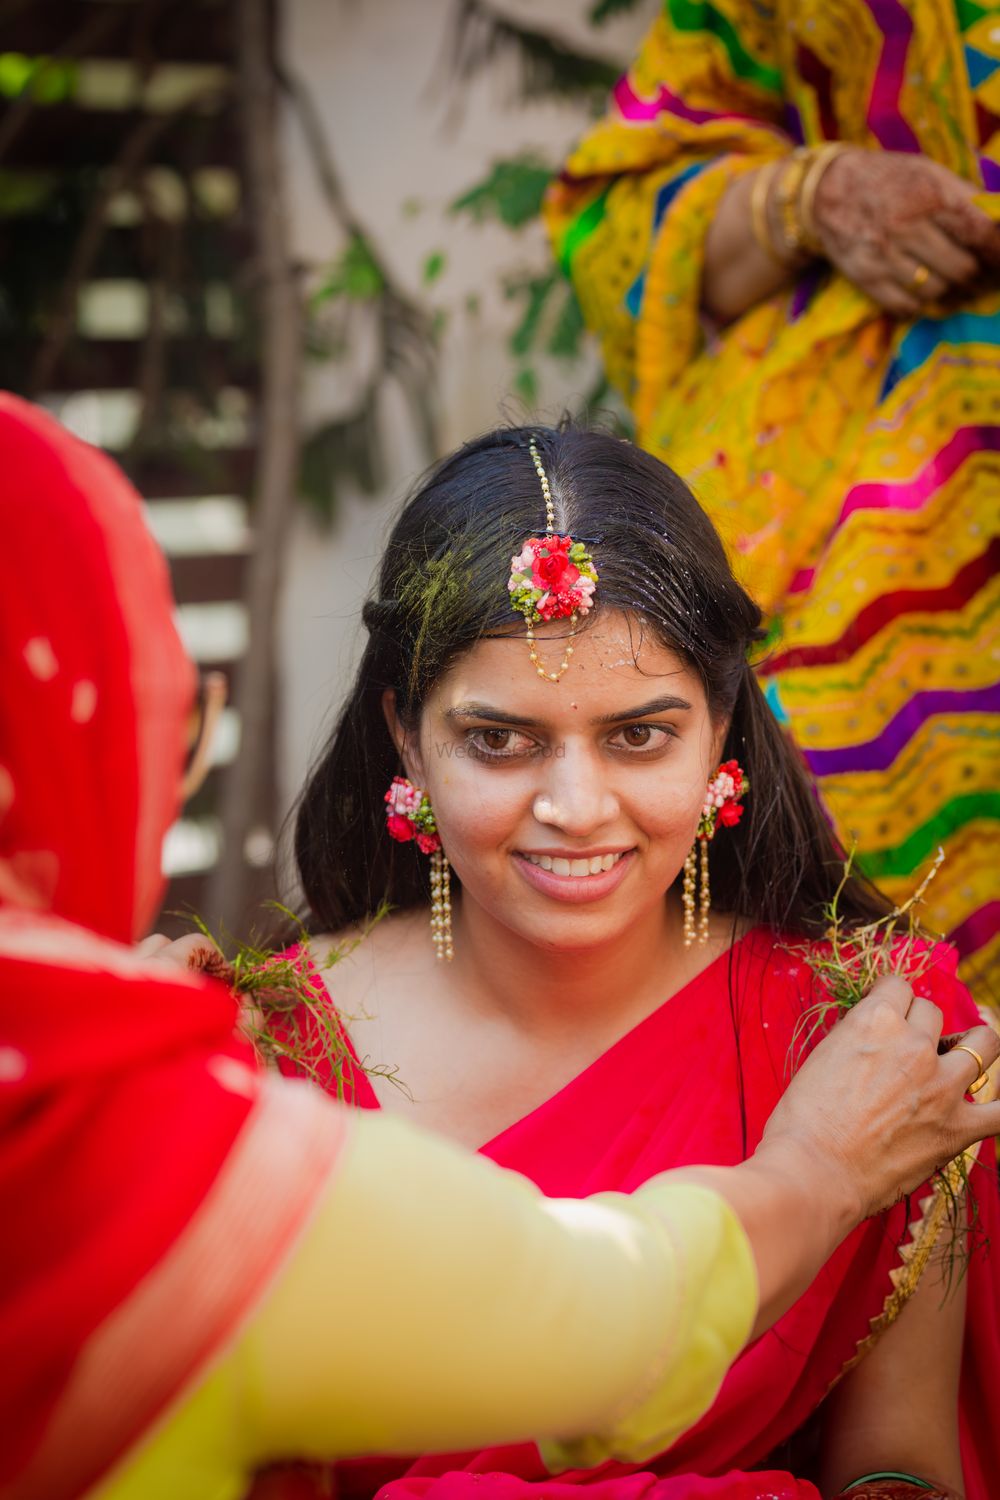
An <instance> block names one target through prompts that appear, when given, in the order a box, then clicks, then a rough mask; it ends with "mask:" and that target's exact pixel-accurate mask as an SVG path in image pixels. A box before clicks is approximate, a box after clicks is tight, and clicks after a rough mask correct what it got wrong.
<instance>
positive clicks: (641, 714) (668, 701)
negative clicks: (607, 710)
mask: <svg viewBox="0 0 1000 1500" xmlns="http://www.w3.org/2000/svg"><path fill="white" fill-rule="evenodd" d="M690 707H691V704H690V703H689V702H688V700H687V699H686V698H677V697H675V696H674V695H673V694H672V693H667V694H666V695H665V696H664V697H662V698H651V699H650V700H649V702H648V703H640V704H639V705H638V707H636V708H630V709H627V710H626V711H625V713H621V714H602V715H601V716H600V718H598V719H591V721H590V722H591V723H592V724H620V723H622V722H623V720H625V719H645V718H646V717H647V716H648V715H649V714H663V713H670V712H672V711H673V710H675V709H689V708H690Z"/></svg>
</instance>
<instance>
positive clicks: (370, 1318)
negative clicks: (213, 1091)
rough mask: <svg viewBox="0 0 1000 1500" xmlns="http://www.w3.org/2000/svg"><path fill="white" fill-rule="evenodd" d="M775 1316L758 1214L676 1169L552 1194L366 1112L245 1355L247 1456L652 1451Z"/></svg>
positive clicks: (560, 1457)
mask: <svg viewBox="0 0 1000 1500" xmlns="http://www.w3.org/2000/svg"><path fill="white" fill-rule="evenodd" d="M755 1311H756V1275H755V1270H754V1264H753V1258H752V1255H751V1252H750V1248H749V1245H748V1242H747V1240H746V1237H745V1235H744V1233H743V1230H742V1228H741V1226H740V1224H739V1221H738V1219H737V1218H736V1217H735V1215H734V1214H733V1213H732V1211H731V1210H730V1209H729V1208H728V1207H727V1206H726V1205H725V1204H724V1203H723V1201H722V1199H721V1198H719V1197H718V1196H717V1195H716V1194H715V1193H714V1192H712V1191H710V1190H708V1189H706V1188H704V1187H701V1186H695V1185H690V1184H678V1185H676V1186H674V1185H671V1183H670V1181H669V1179H659V1180H658V1181H656V1182H654V1183H652V1184H650V1185H649V1186H648V1187H647V1188H645V1189H643V1190H641V1191H640V1192H639V1193H637V1194H635V1195H634V1196H633V1197H632V1198H627V1197H623V1196H620V1195H611V1196H608V1197H604V1198H603V1199H600V1200H598V1199H586V1200H579V1201H577V1200H572V1201H571V1200H547V1199H545V1198H544V1197H543V1196H542V1195H541V1194H540V1193H539V1192H538V1191H537V1189H535V1188H534V1187H533V1186H532V1185H531V1184H529V1183H527V1182H526V1181H525V1180H524V1179H521V1178H518V1177H517V1176H515V1175H514V1174H511V1173H508V1172H504V1171H501V1170H500V1169H499V1168H497V1167H495V1166H494V1165H493V1164H492V1163H489V1162H487V1161H485V1160H483V1159H482V1158H476V1157H473V1156H471V1155H470V1154H468V1153H467V1152H463V1151H461V1150H459V1149H458V1148H456V1147H453V1146H451V1145H449V1144H448V1143H445V1142H442V1141H439V1140H436V1139H433V1138H431V1137H428V1136H424V1135H422V1134H420V1133H418V1132H416V1131H414V1130H412V1129H410V1128H409V1127H407V1126H404V1125H402V1124H401V1123H400V1122H398V1121H395V1120H393V1119H392V1118H391V1116H380V1115H366V1116H360V1115H359V1116H358V1118H357V1120H356V1122H355V1124H354V1127H353V1132H352V1139H351V1140H350V1141H349V1142H348V1144H347V1146H346V1147H345V1153H344V1156H343V1158H342V1160H341V1163H340V1164H339V1165H338V1170H337V1175H336V1178H335V1180H334V1181H333V1182H332V1183H331V1186H330V1188H329V1189H328V1191H327V1194H326V1196H325V1199H324V1201H323V1202H322V1204H321V1205H320V1207H319V1211H318V1213H317V1215H316V1218H315V1220H314V1222H313V1224H312V1226H311V1228H310V1230H309V1231H308V1233H307V1235H306V1237H305V1238H304V1240H303V1242H302V1243H301V1245H300V1247H299V1249H298V1250H297V1252H296V1254H295V1256H294V1258H293V1260H292V1262H291V1263H290V1264H289V1266H288V1267H287V1270H286V1271H285V1273H284V1274H283V1275H282V1276H281V1278H280V1280H279V1282H278V1283H277V1284H276V1285H275V1286H274V1287H273V1288H272V1290H271V1291H270V1293H269V1294H268V1295H267V1297H266V1298H265V1300H264V1302H263V1303H262V1305H261V1307H260V1309H259V1310H258V1312H257V1314H256V1315H255V1317H254V1318H253V1321H252V1323H251V1324H250V1326H249V1327H248V1329H247V1331H246V1333H245V1334H244V1336H243V1338H242V1340H241V1342H240V1345H239V1348H238V1350H237V1351H235V1357H236V1359H237V1361H238V1364H237V1375H238V1380H239V1382H240V1385H241V1387H242V1399H241V1401H240V1409H241V1410H242V1411H243V1412H245V1414H246V1416H245V1423H246V1441H247V1444H248V1449H249V1451H248V1460H251V1461H264V1460H266V1459H269V1458H277V1457H281V1456H286V1455H297V1456H303V1457H308V1456H317V1457H319V1456H323V1457H343V1456H347V1455H350V1454H357V1453H365V1452H415V1451H422V1450H426V1449H429V1448H434V1449H438V1450H447V1449H453V1448H454V1449H462V1448H469V1447H474V1446H477V1445H480V1444H486V1443H502V1442H505V1441H510V1440H517V1439H523V1438H527V1437H532V1436H534V1437H538V1438H542V1437H548V1438H549V1439H554V1440H555V1441H553V1442H550V1444H549V1445H548V1447H547V1449H546V1452H547V1455H548V1458H549V1461H550V1463H551V1464H553V1465H554V1466H557V1467H558V1466H562V1467H565V1466H567V1465H569V1464H574V1465H575V1464H582V1463H597V1462H599V1461H601V1460H602V1459H603V1458H605V1457H608V1456H611V1455H615V1456H619V1457H623V1458H632V1459H637V1458H641V1457H643V1456H646V1455H648V1454H651V1453H653V1452H657V1451H660V1450H661V1449H662V1448H664V1447H666V1446H667V1445H668V1444H669V1443H670V1442H671V1441H672V1440H673V1439H674V1438H676V1437H677V1436H678V1435H679V1434H680V1432H681V1431H683V1430H684V1429H685V1428H686V1427H688V1426H689V1425H691V1424H692V1423H693V1422H694V1421H696V1420H697V1419H698V1418H699V1417H700V1416H701V1415H702V1413H703V1412H704V1410H705V1409H706V1408H707V1407H708V1405H709V1404H710V1403H711V1401H712V1399H713V1397H714V1394H715V1392H716V1390H717V1388H718V1385H719V1383H720V1382H721V1380H722V1377H723V1375H724V1374H725V1372H726V1369H727V1368H728V1366H729V1364H730V1363H731V1362H732V1360H733V1359H734V1358H735V1356H736V1354H737V1353H738V1352H739V1350H740V1348H741V1347H742V1345H743V1343H744V1341H745V1340H746V1337H747V1335H748V1333H749V1330H750V1328H751V1325H752V1323H753V1319H754V1315H755Z"/></svg>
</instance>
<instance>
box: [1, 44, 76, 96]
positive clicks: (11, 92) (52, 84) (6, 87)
mask: <svg viewBox="0 0 1000 1500" xmlns="http://www.w3.org/2000/svg"><path fill="white" fill-rule="evenodd" d="M75 87H76V66H75V64H74V63H71V62H62V61H60V60H59V59H58V58H51V57H27V56H26V55H25V54H24V53H23V52H3V53H0V95H2V96H3V97H4V98H7V99H19V98H20V97H21V95H22V94H28V93H30V95H31V97H32V99H34V101H35V103H36V104H62V103H63V101H64V100H66V99H69V98H70V97H71V95H72V93H73V90H74V88H75Z"/></svg>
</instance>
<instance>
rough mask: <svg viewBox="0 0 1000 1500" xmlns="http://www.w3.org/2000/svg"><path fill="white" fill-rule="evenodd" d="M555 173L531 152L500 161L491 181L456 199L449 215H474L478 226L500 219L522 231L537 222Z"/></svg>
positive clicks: (486, 180) (508, 226) (482, 183)
mask: <svg viewBox="0 0 1000 1500" xmlns="http://www.w3.org/2000/svg"><path fill="white" fill-rule="evenodd" d="M551 180H552V169H551V167H548V166H546V165H545V163H544V162H543V161H541V160H540V158H539V157H537V156H535V155H533V154H532V153H530V152H528V153H525V154H524V155H522V156H515V157H511V158H509V159H508V160H506V161H497V162H494V163H493V167H492V169H491V171H490V174H489V176H488V177H485V178H484V179H483V181H482V182H478V183H477V184H476V185H475V187H472V188H469V190H468V191H467V192H465V193H463V194H462V195H461V197H459V198H456V199H455V201H454V203H453V204H452V205H451V208H450V210H449V212H451V213H453V214H457V213H468V214H471V215H472V217H473V219H475V221H476V223H478V224H482V223H483V222H484V221H485V220H487V219H499V220H500V222H501V224H506V226H507V228H508V229H520V228H521V227H522V226H523V225H525V224H529V223H531V221H532V220H533V219H537V217H538V215H539V213H540V212H541V207H542V198H543V197H544V194H545V189H546V188H547V187H548V185H549V183H550V182H551Z"/></svg>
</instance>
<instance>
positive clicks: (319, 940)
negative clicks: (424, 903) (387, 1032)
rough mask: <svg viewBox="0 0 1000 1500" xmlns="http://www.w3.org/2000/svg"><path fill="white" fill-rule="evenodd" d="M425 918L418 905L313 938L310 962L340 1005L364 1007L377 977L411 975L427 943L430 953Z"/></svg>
mask: <svg viewBox="0 0 1000 1500" xmlns="http://www.w3.org/2000/svg"><path fill="white" fill-rule="evenodd" d="M427 920H428V919H427V913H426V912H425V911H422V910H419V909H417V910H410V911H396V912H389V913H388V915H386V916H384V917H380V918H379V919H378V921H376V922H375V923H373V924H369V925H365V924H362V923H357V924H354V925H352V926H351V927H345V928H342V929H341V931H339V932H332V933H331V932H325V933H320V934H318V935H317V936H315V937H312V938H310V940H309V943H308V952H309V959H310V962H311V963H312V965H313V967H314V969H315V970H316V972H317V973H318V974H320V975H321V976H322V978H323V979H324V981H325V983H326V985H327V988H328V989H330V990H331V992H334V993H335V995H336V1000H337V1008H338V1009H339V1010H341V1011H351V1010H352V1009H363V1008H364V1001H365V1000H366V999H367V998H368V997H369V996H370V995H371V994H372V992H373V991H374V989H375V988H376V987H378V984H379V981H384V980H386V979H392V978H394V977H397V976H400V975H402V974H407V973H408V974H412V972H413V969H414V965H415V963H416V964H419V961H420V959H421V957H422V956H424V952H423V950H424V948H425V946H426V949H427V951H428V952H430V937H429V935H428V933H427V931H426V929H427ZM358 1002H360V1003H358Z"/></svg>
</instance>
